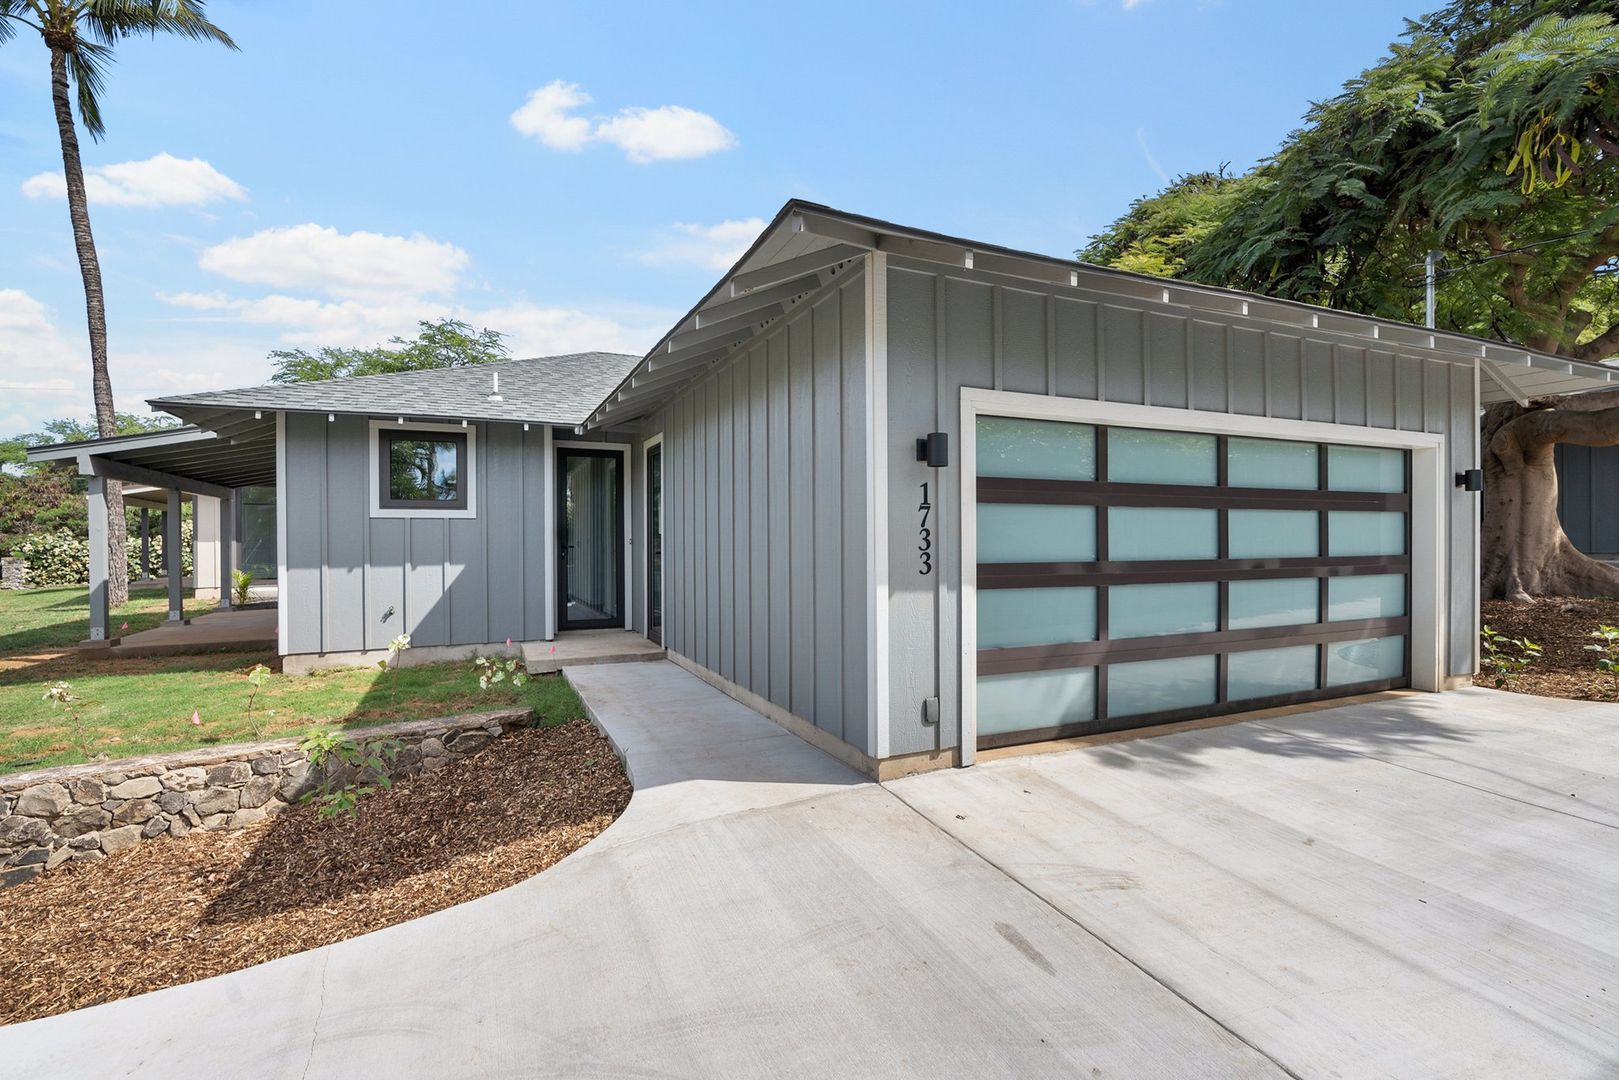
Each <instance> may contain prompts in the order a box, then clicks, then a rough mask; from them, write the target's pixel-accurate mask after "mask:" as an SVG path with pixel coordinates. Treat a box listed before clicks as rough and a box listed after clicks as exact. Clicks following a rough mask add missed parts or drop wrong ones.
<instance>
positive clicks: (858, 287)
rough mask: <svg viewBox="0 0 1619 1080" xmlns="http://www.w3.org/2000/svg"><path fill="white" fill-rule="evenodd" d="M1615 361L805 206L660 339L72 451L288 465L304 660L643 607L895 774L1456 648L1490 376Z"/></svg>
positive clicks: (775, 707)
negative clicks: (638, 351) (1587, 359)
mask: <svg viewBox="0 0 1619 1080" xmlns="http://www.w3.org/2000/svg"><path fill="white" fill-rule="evenodd" d="M1613 377H1614V373H1613V372H1612V371H1610V370H1609V369H1607V368H1604V367H1602V366H1600V365H1594V364H1582V363H1577V362H1571V361H1568V360H1564V359H1560V358H1556V357H1551V356H1542V355H1537V354H1532V353H1525V352H1524V351H1523V350H1521V349H1515V348H1508V347H1506V346H1502V345H1499V344H1494V343H1489V342H1485V341H1482V340H1478V339H1474V338H1469V337H1464V336H1459V335H1454V334H1446V333H1439V332H1433V331H1429V330H1425V329H1419V328H1417V327H1413V326H1408V325H1403V324H1391V323H1386V322H1380V321H1377V320H1374V319H1369V318H1363V317H1359V316H1353V315H1347V314H1341V313H1338V312H1333V311H1327V310H1322V309H1320V308H1314V307H1309V306H1305V305H1299V304H1292V303H1287V302H1283V301H1277V300H1271V299H1266V298H1262V297H1258V296H1249V295H1244V294H1239V293H1234V292H1230V291H1225V290H1220V289H1213V288H1206V287H1201V286H1196V285H1188V284H1183V283H1179V282H1168V281H1161V280H1157V279H1152V278H1146V277H1141V276H1137V275H1132V274H1126V273H1120V272H1115V271H1111V270H1105V269H1100V268H1097V267H1092V266H1087V265H1083V264H1079V263H1075V262H1072V261H1069V260H1064V259H1056V258H1049V257H1046V256H1041V255H1034V254H1029V253H1026V252H1018V251H1011V250H1007V249H1003V248H998V247H994V246H991V245H986V244H981V243H977V242H974V241H969V240H963V239H960V238H954V237H948V236H942V235H938V234H935V233H930V232H926V231H923V230H919V229H911V228H904V227H901V226H897V225H893V224H889V223H887V222H882V221H877V220H873V219H870V218H864V217H859V216H856V215H852V214H846V213H842V212H839V211H836V210H832V209H829V208H827V207H823V206H817V205H813V204H808V203H802V202H792V203H789V204H788V205H787V206H786V207H784V208H783V209H782V211H781V212H780V213H779V214H778V215H777V216H776V218H775V220H774V221H772V222H771V224H770V225H769V227H768V228H767V229H766V230H765V231H764V233H763V234H762V235H761V236H760V237H759V239H758V240H757V241H756V242H755V243H754V245H753V246H752V248H751V249H750V250H749V251H748V252H747V254H746V255H745V256H743V258H742V259H741V260H740V261H739V262H738V263H737V264H736V266H735V267H734V268H733V269H732V270H731V271H730V272H729V273H728V274H726V275H725V277H724V278H723V279H722V280H721V281H720V282H719V283H718V284H717V285H716V286H715V287H714V288H713V289H712V290H711V291H710V292H709V293H708V294H707V295H706V296H704V297H703V298H702V299H701V300H700V301H699V302H698V303H697V305H696V306H695V307H693V308H692V310H691V311H690V313H689V314H688V315H687V316H686V317H685V318H683V319H681V320H680V322H679V323H677V324H676V325H675V326H674V327H673V328H671V329H670V331H669V332H668V334H666V335H665V337H664V338H663V340H661V341H660V342H658V344H657V346H656V347H655V348H653V349H652V351H651V352H649V353H647V354H646V355H645V356H644V357H632V356H619V355H612V354H602V353H592V354H584V355H579V356H567V357H551V358H542V359H536V360H518V361H511V362H509V363H505V364H500V365H493V366H489V367H478V368H463V369H458V370H452V371H435V372H421V373H412V374H404V375H387V376H374V377H369V378H358V379H344V380H334V381H331V382H326V383H308V384H302V385H298V386H270V387H258V388H253V389H247V390H238V391H223V392H218V393H207V394H196V395H191V396H186V397H175V398H165V399H161V400H156V401H153V402H152V404H153V405H154V406H155V407H157V408H160V409H164V410H167V411H169V412H171V413H173V414H175V415H176V416H179V417H180V418H182V419H183V420H185V421H187V423H188V425H189V426H188V427H187V428H185V429H182V431H181V432H179V433H175V434H173V435H172V436H169V437H168V438H169V441H159V442H154V441H146V442H141V443H138V444H131V443H126V442H122V441H120V440H107V441H106V442H105V443H104V444H88V445H87V446H82V447H79V448H74V449H73V450H72V451H71V453H72V455H73V456H77V457H78V459H79V462H80V468H81V469H82V470H84V471H85V472H87V473H88V474H90V475H91V476H92V477H93V478H102V477H115V478H123V479H131V480H143V482H147V483H153V484H157V485H159V486H167V487H171V488H174V489H176V490H194V489H195V486H196V485H197V484H199V483H201V484H206V485H208V486H209V487H210V489H211V490H210V491H208V492H204V493H205V494H218V495H221V497H225V498H229V497H230V496H231V495H232V493H234V492H235V491H237V490H239V489H240V488H242V487H244V486H247V485H260V486H273V487H274V489H275V493H276V497H275V512H276V522H277V529H278V538H277V544H276V552H277V559H278V579H279V583H280V604H279V612H280V614H279V620H280V622H279V638H280V651H281V652H282V653H283V654H284V655H285V657H286V658H287V663H288V664H289V666H292V667H299V666H302V667H308V666H313V665H317V664H325V663H347V662H356V661H369V660H370V659H372V658H375V657H377V656H379V655H382V652H381V651H382V650H385V649H386V647H387V643H388V641H389V640H390V639H391V638H392V637H394V636H395V635H396V634H399V633H409V634H410V635H411V637H412V639H413V645H414V648H413V650H412V655H413V656H415V657H417V658H430V657H431V656H433V655H435V650H438V652H437V653H436V655H446V656H447V655H462V654H464V653H465V651H466V650H468V649H471V648H475V647H491V646H493V645H495V644H498V643H502V642H504V641H505V639H507V638H508V637H509V638H511V639H512V640H513V641H543V640H552V639H556V638H558V637H559V636H564V637H565V636H566V635H567V634H568V633H569V632H570V631H572V630H575V629H584V628H603V627H623V628H625V629H627V630H629V631H633V632H634V633H635V634H637V635H642V636H645V637H647V638H649V639H651V640H652V641H654V642H658V643H661V644H662V645H663V646H664V647H666V648H667V650H668V652H669V655H670V657H671V658H672V659H674V660H675V661H676V662H678V663H680V664H682V665H683V666H685V667H687V668H689V669H690V670H692V671H693V672H695V673H696V674H698V675H699V676H701V677H702V678H704V679H706V680H708V681H709V682H711V683H713V684H714V685H716V686H718V687H720V688H721V689H723V690H725V691H726V692H728V693H730V694H732V695H734V696H736V697H738V698H739V699H741V700H743V701H745V702H747V703H748V704H750V705H753V706H755V707H756V708H759V709H761V710H763V711H765V712H766V713H767V714H768V715H770V716H772V717H774V718H775V719H776V720H778V721H779V722H780V723H782V724H784V725H786V726H788V727H789V728H791V729H792V730H794V731H796V732H798V733H800V734H802V735H803V736H804V737H806V738H808V739H810V740H811V741H813V742H815V743H816V744H817V745H820V746H822V747H824V748H825V749H827V750H829V751H831V752H832V753H834V754H836V755H838V756H840V757H841V758H843V759H844V760H846V761H849V762H850V763H852V764H854V765H856V766H857V767H859V768H862V769H864V770H866V771H867V772H869V773H871V774H873V775H878V776H889V775H897V774H900V773H903V772H906V771H912V770H916V769H920V768H927V767H932V766H935V765H941V764H970V763H971V762H972V760H973V758H974V754H975V753H976V752H977V751H978V750H979V749H987V748H991V747H999V746H1004V745H1009V744H1015V743H1027V742H1036V741H1041V740H1047V739H1053V738H1061V737H1066V736H1072V735H1080V734H1090V733H1097V732H1104V731H1113V730H1119V729H1125V728H1137V727H1144V726H1149V725H1156V724H1162V723H1167V722H1173V721H1178V720H1185V719H1189V718H1198V717H1206V716H1212V715H1218V714H1226V713H1240V712H1246V711H1251V710H1254V709H1259V708H1264V707H1270V706H1276V705H1286V704H1293V703H1299V702H1305V701H1312V700H1316V699H1324V698H1332V697H1338V696H1344V695H1352V694H1359V693H1364V692H1369V691H1376V690H1384V689H1390V688H1394V687H1412V688H1415V689H1419V690H1433V691H1438V690H1443V689H1446V688H1448V687H1452V686H1456V685H1461V684H1465V683H1467V682H1468V681H1469V680H1470V678H1471V675H1472V673H1473V671H1474V670H1475V665H1476V654H1475V644H1476V640H1477V623H1478V618H1477V613H1478V589H1477V582H1478V575H1477V569H1476V560H1477V528H1476V525H1477V519H1478V512H1479V506H1478V496H1477V494H1476V492H1475V491H1474V490H1469V488H1470V487H1473V485H1472V484H1470V483H1469V477H1468V473H1469V470H1472V469H1474V468H1476V467H1477V465H1478V446H1477V431H1478V424H1477V417H1478V413H1479V409H1480V408H1481V406H1482V405H1483V404H1485V403H1488V402H1491V401H1497V400H1507V399H1509V398H1513V397H1517V396H1519V395H1522V394H1535V395H1539V394H1545V393H1552V392H1563V393H1568V392H1577V391H1581V390H1586V389H1593V388H1597V387H1601V386H1606V385H1609V383H1610V381H1611V380H1612V379H1613ZM45 453H49V452H45ZM42 456H43V455H42ZM57 456H69V455H68V453H65V452H62V451H58V452H57ZM188 484H189V485H191V487H187V486H186V485H188ZM226 517H227V518H228V517H229V515H226ZM92 546H94V545H92ZM97 617H98V618H100V619H101V622H100V623H99V625H100V626H101V627H102V629H103V632H105V625H106V624H105V615H104V611H103V612H100V613H98V614H97Z"/></svg>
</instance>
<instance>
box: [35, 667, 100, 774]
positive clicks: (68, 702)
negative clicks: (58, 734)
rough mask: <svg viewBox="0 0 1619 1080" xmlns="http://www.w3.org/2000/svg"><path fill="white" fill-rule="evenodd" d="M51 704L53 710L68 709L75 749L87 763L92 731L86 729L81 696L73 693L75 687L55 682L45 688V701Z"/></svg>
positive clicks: (70, 731)
mask: <svg viewBox="0 0 1619 1080" xmlns="http://www.w3.org/2000/svg"><path fill="white" fill-rule="evenodd" d="M42 700H45V701H48V702H50V703H51V707H52V708H61V709H66V710H67V714H68V716H69V717H70V718H71V719H72V726H71V727H70V728H69V729H68V730H69V733H70V737H71V738H72V739H73V746H74V749H76V750H78V752H79V756H80V757H82V758H84V759H85V760H86V761H88V760H89V759H90V729H89V728H87V727H85V724H84V716H83V714H82V713H81V712H80V709H81V708H82V706H83V704H84V702H83V700H82V699H81V698H80V697H79V695H77V694H75V693H74V692H73V687H72V686H71V685H70V684H68V683H65V682H54V683H52V684H51V685H50V686H47V687H46V688H45V694H44V696H43V699H42Z"/></svg>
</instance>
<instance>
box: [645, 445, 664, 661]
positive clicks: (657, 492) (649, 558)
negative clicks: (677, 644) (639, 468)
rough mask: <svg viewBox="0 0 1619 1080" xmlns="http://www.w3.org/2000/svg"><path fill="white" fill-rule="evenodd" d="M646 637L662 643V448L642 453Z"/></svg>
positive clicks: (659, 446) (653, 448) (661, 446)
mask: <svg viewBox="0 0 1619 1080" xmlns="http://www.w3.org/2000/svg"><path fill="white" fill-rule="evenodd" d="M646 535H647V545H646V582H647V593H646V623H647V625H646V636H647V637H648V638H650V639H652V640H653V641H655V642H657V643H658V644H659V645H662V644H663V445H662V444H661V443H660V444H659V445H657V446H654V447H652V448H651V449H650V450H648V451H647V452H646Z"/></svg>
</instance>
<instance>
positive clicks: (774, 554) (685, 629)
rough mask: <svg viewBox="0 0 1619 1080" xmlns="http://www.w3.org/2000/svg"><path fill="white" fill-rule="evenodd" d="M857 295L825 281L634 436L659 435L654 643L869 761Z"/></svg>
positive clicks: (862, 358) (862, 362)
mask: <svg viewBox="0 0 1619 1080" xmlns="http://www.w3.org/2000/svg"><path fill="white" fill-rule="evenodd" d="M864 287H865V281H864V275H863V274H859V273H857V274H854V275H852V276H850V277H840V278H838V279H837V281H836V283H835V284H832V285H830V286H828V287H827V288H826V289H825V290H823V292H822V293H821V294H820V295H818V296H815V297H812V298H810V300H808V301H806V302H805V303H804V304H803V305H802V306H801V307H800V308H799V309H797V310H796V311H795V312H794V313H793V314H792V315H791V316H790V317H788V318H787V319H785V320H784V321H783V322H782V323H781V325H779V326H777V327H776V328H774V329H773V330H771V331H769V332H768V333H766V334H765V335H763V336H762V337H761V338H759V339H758V340H756V341H753V342H750V343H749V344H748V346H747V347H746V348H745V349H742V350H739V351H738V352H737V353H736V354H735V355H734V356H732V357H730V358H728V359H727V361H726V362H725V363H723V364H720V365H718V366H717V367H716V369H715V370H714V372H713V373H712V374H710V375H708V376H706V377H704V378H703V379H702V380H701V381H699V382H697V383H695V384H694V385H692V386H690V387H688V388H686V389H685V390H683V391H682V392H681V393H680V394H679V395H678V396H677V397H675V398H674V399H673V400H671V402H670V403H669V404H668V405H667V406H666V407H665V408H664V409H663V410H662V411H661V412H660V413H659V414H658V415H657V416H656V417H655V418H654V419H652V420H651V421H649V422H648V423H647V424H646V425H645V427H644V428H643V433H642V434H643V437H644V438H646V437H651V436H653V435H656V434H657V433H658V432H662V434H663V468H664V560H665V579H664V639H665V643H666V645H667V647H668V648H669V649H670V650H671V651H673V652H676V653H679V654H680V655H681V656H684V657H686V658H687V659H689V660H691V661H693V662H694V663H696V664H698V665H699V666H701V667H704V668H707V669H708V670H709V671H712V672H714V673H716V674H718V675H720V676H721V677H723V678H724V679H727V680H729V681H730V682H733V683H735V684H737V685H738V686H741V687H743V688H744V689H746V690H749V691H751V692H753V693H755V694H757V695H759V696H760V697H762V698H764V699H766V700H768V701H770V702H771V703H772V704H774V705H776V706H778V707H779V708H782V709H784V710H786V711H788V712H790V713H792V714H793V715H795V716H797V717H799V718H800V719H802V720H805V721H807V722H809V723H812V724H814V725H815V726H816V727H817V728H819V729H821V730H822V731H825V732H827V733H828V734H830V735H833V736H835V737H836V738H839V739H841V740H843V741H844V742H846V743H849V744H850V745H852V746H854V747H856V748H857V749H859V750H861V751H863V752H868V751H869V748H868V746H867V742H868V739H867V726H866V720H867V711H868V710H867V694H866V686H867V683H866V659H867V657H866V641H867V629H866V623H867V597H868V593H869V589H868V582H869V580H870V576H869V574H868V572H867V567H866V530H867V526H868V516H867V509H866V492H867V482H866V474H867V455H866V436H865V431H866V344H865V295H864ZM635 457H636V467H637V469H639V467H640V462H641V450H640V447H637V450H636V454H635ZM644 485H645V478H644V477H639V478H638V483H637V485H636V486H637V490H638V493H643V494H642V495H641V498H643V499H644V491H645V486H644ZM639 614H640V613H639V611H637V617H639Z"/></svg>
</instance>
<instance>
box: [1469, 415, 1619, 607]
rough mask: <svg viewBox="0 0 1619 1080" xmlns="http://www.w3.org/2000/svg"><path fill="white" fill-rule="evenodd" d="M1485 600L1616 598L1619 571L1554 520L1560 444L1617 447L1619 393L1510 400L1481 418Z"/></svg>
mask: <svg viewBox="0 0 1619 1080" xmlns="http://www.w3.org/2000/svg"><path fill="white" fill-rule="evenodd" d="M1481 443H1482V446H1483V451H1484V462H1483V465H1484V524H1483V535H1482V538H1481V548H1482V561H1483V565H1482V567H1481V570H1482V586H1483V595H1484V596H1485V598H1486V599H1492V600H1513V601H1517V602H1520V603H1521V602H1527V601H1529V600H1530V599H1532V598H1534V597H1536V596H1603V597H1619V568H1615V567H1613V566H1610V565H1609V564H1607V563H1604V562H1598V561H1597V560H1595V559H1592V558H1590V557H1589V556H1587V555H1585V554H1583V553H1582V552H1580V551H1579V550H1578V549H1576V548H1575V547H1574V545H1573V544H1572V543H1571V542H1570V541H1569V539H1568V537H1567V535H1565V534H1564V532H1563V525H1562V522H1561V521H1559V520H1558V517H1557V467H1556V464H1555V461H1554V457H1553V452H1554V450H1555V449H1556V447H1557V444H1558V443H1573V444H1575V445H1578V446H1613V445H1616V444H1619V393H1614V392H1602V393H1597V394H1584V395H1581V396H1579V397H1575V398H1558V399H1553V400H1551V401H1547V402H1534V403H1532V404H1531V405H1530V406H1529V407H1528V408H1524V407H1522V406H1520V405H1516V404H1512V403H1507V404H1502V405H1492V406H1490V407H1489V409H1487V410H1486V411H1485V413H1484V427H1483V430H1482V432H1481Z"/></svg>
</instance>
